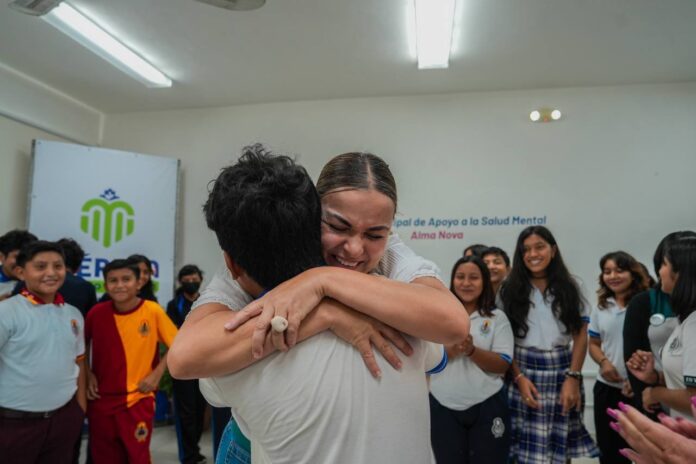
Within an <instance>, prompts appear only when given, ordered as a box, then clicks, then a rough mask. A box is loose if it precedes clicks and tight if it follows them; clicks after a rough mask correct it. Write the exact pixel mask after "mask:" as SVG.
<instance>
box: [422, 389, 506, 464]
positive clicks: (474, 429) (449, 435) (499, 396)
mask: <svg viewBox="0 0 696 464" xmlns="http://www.w3.org/2000/svg"><path fill="white" fill-rule="evenodd" d="M430 440H431V442H432V445H433V452H434V453H435V461H436V462H437V463H438V464H450V463H451V464H464V463H469V462H471V463H485V464H505V463H507V461H508V454H509V452H510V412H509V410H508V399H507V392H506V391H505V387H503V388H501V389H500V391H499V392H498V393H496V394H495V395H493V396H491V397H490V398H488V399H487V400H485V401H483V402H481V403H479V404H476V405H474V406H472V407H470V408H469V409H467V410H466V411H455V410H453V409H449V408H446V407H444V406H443V405H441V404H440V403H439V402H438V401H437V400H436V399H435V397H434V396H433V395H430Z"/></svg>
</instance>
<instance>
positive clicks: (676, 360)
mask: <svg viewBox="0 0 696 464" xmlns="http://www.w3.org/2000/svg"><path fill="white" fill-rule="evenodd" d="M662 367H663V369H664V371H663V372H664V374H665V383H666V384H667V388H669V389H674V390H679V389H683V388H686V387H696V312H693V313H691V314H690V315H689V317H687V318H686V320H685V321H684V322H682V323H681V324H679V325H678V326H677V327H676V328H675V329H674V332H672V335H670V336H669V338H668V339H667V343H665V346H664V347H663V348H662ZM670 414H671V415H672V416H675V417H677V416H680V417H683V418H685V419H689V420H691V421H693V420H694V418H693V416H692V415H691V414H682V413H680V412H679V411H677V410H675V409H674V408H672V410H671V411H670Z"/></svg>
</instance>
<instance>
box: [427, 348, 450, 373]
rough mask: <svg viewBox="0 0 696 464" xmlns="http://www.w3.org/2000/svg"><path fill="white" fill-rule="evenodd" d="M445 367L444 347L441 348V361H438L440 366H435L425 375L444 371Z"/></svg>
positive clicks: (445, 354)
mask: <svg viewBox="0 0 696 464" xmlns="http://www.w3.org/2000/svg"><path fill="white" fill-rule="evenodd" d="M445 367H447V351H446V350H445V347H444V346H443V347H442V359H441V360H440V364H438V365H437V366H435V367H433V368H432V369H430V370H429V371H428V372H426V374H428V375H430V374H437V373H438V372H442V371H444V370H445Z"/></svg>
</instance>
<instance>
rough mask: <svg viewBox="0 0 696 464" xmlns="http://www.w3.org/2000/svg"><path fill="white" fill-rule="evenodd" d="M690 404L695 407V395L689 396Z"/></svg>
mask: <svg viewBox="0 0 696 464" xmlns="http://www.w3.org/2000/svg"><path fill="white" fill-rule="evenodd" d="M691 404H692V405H693V406H694V407H696V396H692V397H691Z"/></svg>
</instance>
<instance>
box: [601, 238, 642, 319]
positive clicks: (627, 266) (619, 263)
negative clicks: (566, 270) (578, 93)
mask: <svg viewBox="0 0 696 464" xmlns="http://www.w3.org/2000/svg"><path fill="white" fill-rule="evenodd" d="M609 260H611V261H614V264H616V267H618V268H619V269H622V270H624V271H628V272H630V273H631V286H630V287H629V288H628V295H626V301H625V302H624V304H625V305H628V302H629V301H631V299H632V298H633V297H634V296H636V295H637V294H638V293H640V292H642V291H644V290H647V289H648V287H649V286H650V280H649V278H648V275H647V274H646V273H645V271H644V270H643V267H642V266H641V264H640V263H639V262H638V261H636V259H635V258H634V257H633V256H631V255H629V254H628V253H626V252H625V251H613V252H611V253H607V254H606V255H604V256H602V258H601V259H600V260H599V270H600V273H599V279H598V280H599V290H597V300H598V303H597V306H598V307H599V309H607V307H608V306H609V305H608V303H607V300H608V299H609V298H613V297H614V296H615V295H614V292H613V291H612V290H611V289H610V288H609V287H608V286H607V284H606V283H604V279H603V276H604V266H605V265H606V264H607V261H609Z"/></svg>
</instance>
